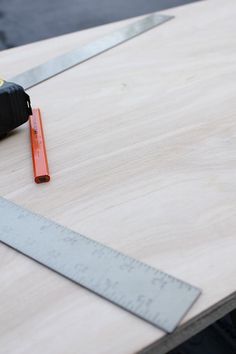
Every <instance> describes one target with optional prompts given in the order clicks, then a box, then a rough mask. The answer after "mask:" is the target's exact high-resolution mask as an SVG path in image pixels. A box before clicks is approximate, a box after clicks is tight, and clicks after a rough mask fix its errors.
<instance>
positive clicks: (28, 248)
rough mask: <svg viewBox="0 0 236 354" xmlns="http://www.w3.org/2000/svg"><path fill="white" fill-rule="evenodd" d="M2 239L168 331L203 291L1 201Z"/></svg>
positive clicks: (0, 222) (0, 236)
mask: <svg viewBox="0 0 236 354" xmlns="http://www.w3.org/2000/svg"><path fill="white" fill-rule="evenodd" d="M0 217H1V219H0V241H1V242H2V243H4V244H6V245H7V246H10V247H12V248H13V249H15V250H17V251H19V252H21V253H22V254H24V255H26V256H28V257H30V258H32V259H33V260H35V261H37V262H39V263H41V264H42V265H45V266H46V267H48V268H50V269H52V270H54V271H56V272H57V273H59V274H61V275H63V276H64V277H66V278H68V279H70V280H72V281H74V282H76V283H78V284H79V285H81V286H83V287H85V288H87V289H89V290H91V291H92V292H94V293H96V294H97V295H100V296H102V297H103V298H105V299H107V300H109V301H111V302H112V303H114V304H116V305H119V306H120V307H122V308H123V309H125V310H127V311H129V312H131V313H133V314H134V315H136V316H138V317H140V318H142V319H144V320H146V321H148V322H150V323H151V324H153V325H155V326H157V327H159V328H161V329H163V330H164V331H166V332H172V331H173V330H174V329H175V328H176V326H177V325H178V324H179V322H180V321H181V319H182V318H183V317H184V315H185V314H186V312H187V311H188V310H189V309H190V308H191V306H192V305H193V303H194V302H195V301H196V300H197V298H198V297H199V295H200V293H201V291H200V290H199V289H198V288H196V287H194V286H192V285H190V284H187V283H186V282H183V281H181V280H179V279H176V278H175V277H173V276H171V275H169V274H166V273H164V272H162V271H160V270H157V269H155V268H152V267H150V266H148V265H147V264H145V263H142V262H140V261H138V260H136V259H134V258H131V257H128V256H127V255H124V254H122V253H120V252H118V251H116V250H114V249H112V248H109V247H107V246H105V245H103V244H101V243H98V242H96V241H94V240H92V239H90V238H88V237H85V236H83V235H80V234H78V233H76V232H74V231H72V230H69V229H67V228H65V227H63V226H60V225H58V224H56V223H54V222H52V221H50V220H48V219H46V218H45V217H42V216H39V215H36V214H34V213H32V212H30V211H28V210H26V209H24V208H22V207H20V206H18V205H16V204H14V203H12V202H10V201H8V200H6V199H4V198H1V197H0Z"/></svg>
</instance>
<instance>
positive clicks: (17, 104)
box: [0, 80, 32, 137]
mask: <svg viewBox="0 0 236 354" xmlns="http://www.w3.org/2000/svg"><path fill="white" fill-rule="evenodd" d="M31 114H32V109H31V105H30V97H29V95H27V93H26V92H25V91H24V89H23V87H21V86H20V85H17V84H15V83H13V82H7V81H4V80H0V137H2V136H4V135H6V134H7V133H8V132H9V131H11V130H13V129H15V128H17V127H19V126H20V125H22V124H23V123H25V122H27V120H28V118H29V116H30V115H31Z"/></svg>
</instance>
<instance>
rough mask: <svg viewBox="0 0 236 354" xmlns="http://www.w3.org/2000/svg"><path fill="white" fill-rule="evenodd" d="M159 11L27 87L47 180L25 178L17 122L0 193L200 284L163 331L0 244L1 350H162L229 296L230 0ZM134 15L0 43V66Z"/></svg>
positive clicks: (101, 353) (234, 27)
mask: <svg viewBox="0 0 236 354" xmlns="http://www.w3.org/2000/svg"><path fill="white" fill-rule="evenodd" d="M165 13H166V14H169V15H174V16H176V18H175V19H174V20H172V21H170V22H168V23H166V24H164V25H162V26H160V27H158V28H156V29H155V30H152V31H150V32H148V33H146V34H144V35H142V36H140V37H138V38H135V39H133V40H132V41H130V42H127V43H125V44H124V45H122V46H119V47H117V48H115V49H113V50H111V51H109V52H107V53H105V54H103V55H101V56H98V57H96V58H94V59H93V60H90V61H88V62H86V63H84V64H82V65H80V66H78V67H75V68H73V69H71V70H69V71H67V72H65V73H63V74H61V75H59V76H57V77H55V78H53V79H51V80H49V81H48V82H45V83H43V84H41V85H39V86H37V87H35V88H33V89H31V90H30V92H29V93H30V95H31V98H32V102H33V105H34V106H40V108H41V110H42V113H43V118H44V129H45V135H46V141H47V148H48V158H49V163H50V170H51V175H52V180H51V182H50V184H44V185H36V184H35V183H34V182H33V174H32V163H31V152H30V140H29V131H28V126H27V125H25V126H23V127H21V128H20V129H18V130H16V131H15V132H14V133H13V134H12V135H11V136H10V137H9V138H8V139H5V140H3V141H1V142H0V166H1V175H0V195H1V196H4V197H5V198H8V199H10V200H12V201H14V202H16V203H18V204H20V205H22V206H24V207H27V208H28V209H30V210H33V211H35V212H38V213H40V214H42V215H45V216H46V217H49V218H51V219H52V220H55V221H57V222H59V223H61V224H63V225H66V226H68V227H70V228H71V229H73V230H76V231H78V232H80V233H82V234H85V235H87V236H89V237H91V238H94V239H96V240H98V241H100V242H103V243H105V244H107V245H109V246H111V247H113V248H115V249H117V250H119V251H122V252H124V253H126V254H128V255H130V256H132V257H135V258H137V259H140V260H142V261H143V262H146V263H148V264H150V265H152V266H154V267H157V268H159V269H162V270H164V271H166V272H169V273H170V274H172V275H174V276H176V277H179V278H181V279H183V280H185V281H187V282H190V283H192V284H194V285H196V286H198V287H200V288H201V289H202V291H203V294H202V296H201V298H200V299H199V300H198V302H197V303H196V304H195V305H194V307H193V308H192V309H191V311H190V312H189V313H188V314H187V316H186V317H185V318H184V320H183V322H182V324H181V325H180V326H179V328H178V329H177V331H176V332H175V333H173V334H172V335H169V336H165V334H164V333H163V332H162V331H161V330H159V329H157V328H155V327H153V326H151V325H149V324H148V323H145V322H144V321H142V320H140V319H138V318H136V317H135V316H132V315H131V314H129V313H127V312H125V311H123V310H121V309H120V308H118V307H116V306H114V305H112V304H110V303H108V302H107V301H105V300H102V299H100V298H99V297H97V296H96V295H94V294H91V293H90V292H88V291H86V290H84V289H82V288H80V287H79V286H77V285H75V284H73V283H71V282H70V281H67V280H66V279H64V278H62V277H60V276H59V275H57V274H54V273H53V272H51V271H49V270H48V269H46V268H44V267H42V266H40V265H38V264H36V263H34V262H33V261H31V260H29V259H27V258H25V257H24V256H22V255H20V254H18V253H16V252H15V251H13V250H11V249H9V248H7V247H6V246H3V245H0V284H1V291H0V353H1V354H29V353H31V354H42V353H44V354H91V353H96V354H111V353H113V354H131V353H135V352H139V351H142V352H143V353H144V352H145V353H158V354H163V353H166V352H167V351H168V350H169V349H171V348H173V347H174V346H176V345H177V344H179V343H181V342H182V341H183V340H185V339H187V338H188V337H189V336H191V335H193V334H194V333H195V332H197V331H199V330H200V329H202V328H204V327H206V326H207V325H208V324H209V323H211V322H212V321H214V320H215V319H217V318H218V317H220V316H222V315H223V314H224V313H226V312H228V311H230V310H231V309H233V308H235V307H236V257H235V255H236V236H235V233H236V217H235V216H236V198H235V196H236V99H235V97H236V66H235V62H236V41H235V31H236V21H235V18H236V4H235V0H227V1H221V0H215V1H213V0H212V1H203V2H198V3H195V4H193V5H189V6H184V7H180V8H176V9H172V10H169V11H165ZM131 21H133V20H129V21H124V22H120V23H115V24H111V25H107V26H102V27H99V28H95V29H91V30H86V31H82V32H79V33H73V34H70V35H66V36H62V37H58V38H55V39H51V40H46V41H42V42H39V43H34V44H32V45H27V46H24V47H20V48H16V49H11V50H8V51H4V52H1V53H0V63H1V66H0V70H1V72H0V75H1V76H3V77H5V78H6V79H7V78H10V77H11V76H13V75H15V74H17V73H20V72H21V71H23V70H26V69H28V68H30V67H32V66H35V65H36V64H39V63H41V62H44V61H45V60H46V59H49V58H51V57H54V56H55V55H57V54H62V53H64V52H66V51H68V50H70V49H72V48H74V47H75V46H76V45H77V44H80V45H82V44H85V43H88V42H90V41H91V40H92V39H95V38H98V37H99V36H101V35H102V34H105V33H109V32H110V31H112V30H114V29H115V28H119V27H122V26H124V24H126V23H128V22H131ZM0 218H1V215H0Z"/></svg>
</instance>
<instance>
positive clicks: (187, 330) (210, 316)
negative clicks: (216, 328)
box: [137, 291, 236, 354]
mask: <svg viewBox="0 0 236 354" xmlns="http://www.w3.org/2000/svg"><path fill="white" fill-rule="evenodd" d="M235 309H236V291H235V292H234V293H232V294H231V295H229V296H228V297H227V298H225V299H223V300H221V301H219V302H218V303H216V304H215V305H213V306H211V307H210V308H208V309H207V310H206V311H203V312H202V313H201V314H200V315H198V316H196V317H194V318H192V319H191V320H190V321H188V322H187V323H184V324H183V325H182V326H180V327H179V328H178V329H177V330H176V331H175V332H173V333H172V334H170V335H168V336H164V337H163V338H161V339H158V341H156V342H154V343H152V344H151V345H149V346H148V347H146V348H143V349H142V350H141V351H139V352H138V353H137V354H157V353H158V354H166V353H168V352H169V351H170V350H172V349H174V348H176V347H177V346H179V345H180V344H182V343H183V342H185V341H186V340H188V339H189V338H191V337H193V336H194V335H196V334H197V333H199V332H201V331H202V330H204V329H205V328H207V327H208V326H210V325H211V324H212V323H214V322H216V321H218V320H219V319H220V318H222V317H223V316H225V315H226V314H228V313H230V312H231V311H233V310H235Z"/></svg>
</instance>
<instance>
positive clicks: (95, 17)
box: [0, 0, 236, 354]
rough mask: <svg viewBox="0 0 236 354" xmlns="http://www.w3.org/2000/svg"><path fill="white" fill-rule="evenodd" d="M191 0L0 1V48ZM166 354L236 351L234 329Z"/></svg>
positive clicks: (217, 327) (220, 326)
mask: <svg viewBox="0 0 236 354" xmlns="http://www.w3.org/2000/svg"><path fill="white" fill-rule="evenodd" d="M193 1H194V0H51V1H50V0H38V1H36V0H0V50H1V49H6V48H11V47H15V46H18V45H21V44H26V43H30V42H33V41H37V40H40V39H45V38H50V37H53V36H58V35H61V34H65V33H69V32H72V31H78V30H81V29H84V28H89V27H93V26H98V25H101V24H105V23H109V22H113V21H118V20H121V19H125V18H129V17H133V16H138V15H142V14H145V13H149V12H152V11H158V10H164V9H166V8H169V7H174V6H178V5H183V4H187V3H190V2H193ZM196 1H198V0H196ZM169 354H236V328H235V326H234V325H233V323H232V321H231V318H230V316H226V317H225V318H223V319H221V320H220V321H218V322H217V323H215V324H214V325H213V326H210V327H208V328H207V329H206V330H205V331H203V332H201V333H199V334H198V335H197V336H195V337H193V338H192V339H191V340H189V341H188V342H186V343H184V344H183V345H182V346H180V347H179V348H177V349H176V350H174V351H173V352H171V353H169Z"/></svg>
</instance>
